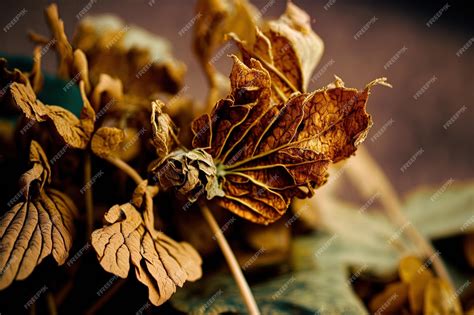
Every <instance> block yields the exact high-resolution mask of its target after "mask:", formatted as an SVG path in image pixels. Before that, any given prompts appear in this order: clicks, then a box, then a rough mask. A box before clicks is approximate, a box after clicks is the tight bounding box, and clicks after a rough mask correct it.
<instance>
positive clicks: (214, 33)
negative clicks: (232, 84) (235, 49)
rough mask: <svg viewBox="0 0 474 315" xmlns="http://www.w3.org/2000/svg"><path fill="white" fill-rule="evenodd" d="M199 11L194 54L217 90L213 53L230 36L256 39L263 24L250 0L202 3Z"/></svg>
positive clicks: (214, 0) (217, 83)
mask: <svg viewBox="0 0 474 315" xmlns="http://www.w3.org/2000/svg"><path fill="white" fill-rule="evenodd" d="M195 11H196V17H199V18H197V20H196V23H195V25H194V38H193V46H194V51H195V52H196V55H197V56H198V59H199V62H200V63H201V66H202V68H203V69H204V71H205V73H206V75H207V78H208V80H209V82H210V85H211V87H217V86H218V85H219V82H220V81H219V74H218V73H217V71H216V69H215V67H214V63H215V58H214V57H213V54H214V53H215V51H216V50H217V48H218V47H219V46H221V45H222V44H223V43H224V41H225V35H226V34H227V33H230V32H232V33H234V34H236V35H237V36H239V37H240V38H242V39H244V40H247V39H252V38H254V37H255V26H256V25H260V24H261V23H260V15H259V12H258V10H257V8H255V7H254V6H253V5H252V4H251V3H249V2H248V1H247V0H224V1H222V0H200V1H198V3H197V4H196V9H195ZM222 49H224V48H222ZM213 101H214V100H213Z"/></svg>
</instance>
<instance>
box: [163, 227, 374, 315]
mask: <svg viewBox="0 0 474 315" xmlns="http://www.w3.org/2000/svg"><path fill="white" fill-rule="evenodd" d="M316 238H317V235H312V236H308V237H299V238H296V239H294V242H293V244H292V246H293V251H292V254H291V260H292V261H295V262H298V264H296V265H292V270H291V271H290V272H288V273H286V274H283V275H281V276H276V277H275V276H274V277H271V278H269V280H267V281H264V282H262V283H257V284H255V285H252V286H251V290H252V293H253V294H254V296H255V299H256V302H257V304H258V307H259V309H260V311H261V313H262V314H348V315H359V314H360V315H362V314H367V310H366V309H365V307H364V305H363V304H362V302H361V301H360V300H359V298H358V297H357V296H356V295H355V293H354V292H353V291H352V289H351V286H350V285H348V278H349V272H348V269H347V267H346V266H345V265H344V264H342V263H341V262H340V261H334V260H325V261H323V262H320V261H318V259H315V256H314V253H315V251H316V250H317V249H318V247H316V246H315V243H314V242H312V241H311V239H316ZM317 243H319V242H317ZM327 250H328V251H331V250H332V246H330V247H328V248H327ZM208 301H212V303H208ZM171 302H172V304H173V306H174V307H175V308H177V309H178V310H180V311H182V312H186V313H188V314H196V315H197V314H208V315H209V314H223V313H237V314H246V313H247V312H248V311H247V309H246V307H245V305H244V303H243V302H242V298H241V297H240V295H239V293H238V289H237V286H236V285H235V281H234V280H233V279H232V278H231V276H230V275H228V274H227V273H225V274H224V273H222V272H221V273H216V274H213V275H211V276H207V278H204V279H203V281H199V282H197V283H193V284H190V285H188V286H186V287H185V288H184V289H182V290H180V291H179V292H177V293H176V295H174V296H173V298H172V299H171Z"/></svg>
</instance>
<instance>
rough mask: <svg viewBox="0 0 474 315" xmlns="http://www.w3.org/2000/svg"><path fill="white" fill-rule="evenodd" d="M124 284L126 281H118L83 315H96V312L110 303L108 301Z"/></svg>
mask: <svg viewBox="0 0 474 315" xmlns="http://www.w3.org/2000/svg"><path fill="white" fill-rule="evenodd" d="M126 282H127V279H118V280H117V283H116V284H115V285H114V286H112V287H111V288H110V289H108V290H107V292H105V294H104V295H102V296H101V297H100V299H98V300H97V302H95V303H94V304H93V305H92V306H91V307H90V308H89V309H88V310H87V311H85V314H87V315H92V314H95V313H97V311H99V310H100V309H101V308H102V307H104V305H106V304H107V302H109V301H110V299H111V298H112V297H113V296H114V295H115V294H116V293H117V292H118V291H119V290H120V289H121V288H122V287H123V285H124V284H125V283H126Z"/></svg>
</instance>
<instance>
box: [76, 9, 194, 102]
mask: <svg viewBox="0 0 474 315" xmlns="http://www.w3.org/2000/svg"><path fill="white" fill-rule="evenodd" d="M73 43H74V44H75V47H77V48H78V49H81V50H82V51H84V53H85V54H86V56H87V60H88V62H89V69H90V78H91V82H92V83H93V84H95V83H97V82H98V81H99V77H100V76H101V74H108V75H110V76H111V77H114V78H118V79H120V81H122V83H123V88H124V93H126V94H134V95H137V96H140V97H142V98H144V99H146V100H149V99H153V97H154V98H156V95H155V94H156V93H160V92H166V93H176V92H178V91H179V90H180V89H181V87H182V85H183V82H184V73H185V72H186V65H184V64H183V63H182V62H180V61H178V60H176V59H175V58H174V57H173V55H172V49H171V45H170V44H169V42H168V41H167V40H165V39H164V38H161V37H158V36H156V35H154V34H152V33H150V32H148V31H146V30H144V29H141V28H139V27H137V26H134V25H128V24H126V23H125V22H124V21H122V20H120V19H119V18H117V17H115V16H112V15H98V16H94V17H90V16H88V17H85V18H83V19H82V20H81V22H80V23H79V25H78V27H77V30H76V33H75V36H74V40H73ZM147 104H149V103H147Z"/></svg>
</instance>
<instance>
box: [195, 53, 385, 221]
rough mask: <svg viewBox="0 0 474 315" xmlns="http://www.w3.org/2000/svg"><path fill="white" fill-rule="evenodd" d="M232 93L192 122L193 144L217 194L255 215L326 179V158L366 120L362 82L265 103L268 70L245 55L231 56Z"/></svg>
mask: <svg viewBox="0 0 474 315" xmlns="http://www.w3.org/2000/svg"><path fill="white" fill-rule="evenodd" d="M233 58H234V66H233V68H232V72H231V75H230V79H231V86H232V93H231V95H229V97H228V98H226V99H223V100H221V101H219V102H218V103H217V104H216V105H215V107H214V109H213V111H212V113H211V114H210V115H208V114H204V115H202V116H201V117H199V118H197V119H196V120H195V121H194V122H193V126H192V129H193V132H194V134H195V136H194V139H193V143H192V144H193V146H194V147H195V148H196V147H200V148H204V149H205V150H206V151H207V152H208V153H209V154H210V155H211V156H212V158H213V159H214V163H215V164H216V167H217V170H218V176H219V184H220V185H221V187H222V189H223V190H224V192H225V193H226V195H225V197H222V198H217V202H218V204H219V205H221V206H222V207H224V208H227V209H228V210H230V211H232V212H234V213H235V214H237V215H239V216H241V217H243V218H245V219H248V220H251V221H253V222H256V223H263V224H268V223H271V222H273V221H275V220H277V219H278V218H280V217H281V216H282V215H283V214H284V213H285V212H286V210H287V208H288V205H289V203H290V200H291V199H292V198H293V197H299V198H305V197H309V196H312V195H313V189H314V188H315V187H319V186H321V185H323V184H324V183H325V182H326V176H327V173H326V169H327V167H328V165H329V164H330V163H331V162H334V163H335V162H338V161H340V160H343V159H345V158H348V157H349V156H351V155H352V154H353V153H354V152H355V150H356V148H357V146H358V145H359V144H360V143H361V142H362V141H364V139H365V137H366V135H367V132H368V130H369V128H370V127H371V125H372V120H371V117H370V115H369V114H367V112H366V111H365V104H366V102H367V99H368V96H369V92H370V88H371V87H372V86H373V85H376V84H384V85H387V83H385V79H378V80H375V81H373V82H371V83H369V84H368V85H367V86H366V88H365V89H364V90H362V91H358V90H356V89H349V88H345V87H344V83H343V82H342V80H341V79H339V78H337V79H336V82H335V83H334V84H335V87H334V88H324V89H321V90H317V91H315V92H313V93H309V94H296V95H294V96H293V97H291V98H290V99H289V100H288V101H287V102H286V103H283V104H279V105H272V104H271V103H270V95H271V88H270V83H271V79H270V75H269V74H268V71H266V70H265V69H264V68H263V67H262V64H261V63H260V62H259V61H257V60H255V59H252V60H251V67H247V66H246V65H245V64H243V63H242V62H241V61H240V60H238V59H237V58H236V57H235V56H234V57H233Z"/></svg>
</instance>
